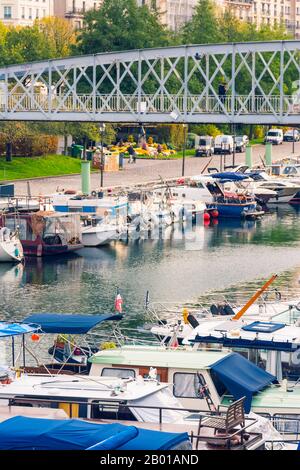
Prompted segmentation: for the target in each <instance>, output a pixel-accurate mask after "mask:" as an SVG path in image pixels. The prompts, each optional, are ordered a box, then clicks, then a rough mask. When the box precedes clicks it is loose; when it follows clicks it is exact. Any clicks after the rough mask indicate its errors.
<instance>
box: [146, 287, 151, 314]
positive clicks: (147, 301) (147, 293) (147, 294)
mask: <svg viewBox="0 0 300 470" xmlns="http://www.w3.org/2000/svg"><path fill="white" fill-rule="evenodd" d="M149 303H150V292H149V291H148V290H147V292H146V297H145V309H146V310H148V307H149Z"/></svg>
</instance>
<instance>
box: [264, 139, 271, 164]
mask: <svg viewBox="0 0 300 470" xmlns="http://www.w3.org/2000/svg"><path fill="white" fill-rule="evenodd" d="M265 162H266V166H270V165H272V144H271V142H267V143H266V151H265Z"/></svg>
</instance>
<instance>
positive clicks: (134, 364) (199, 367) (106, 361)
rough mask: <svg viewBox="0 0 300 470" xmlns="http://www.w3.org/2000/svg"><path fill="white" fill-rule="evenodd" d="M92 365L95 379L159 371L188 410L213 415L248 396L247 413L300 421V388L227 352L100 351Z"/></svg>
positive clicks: (135, 349)
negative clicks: (202, 411) (218, 409)
mask: <svg viewBox="0 0 300 470" xmlns="http://www.w3.org/2000/svg"><path fill="white" fill-rule="evenodd" d="M90 361H91V363H92V367H91V374H92V375H93V376H101V377H105V376H106V377H107V376H110V377H111V376H113V377H125V376H126V377H127V376H130V377H138V376H139V375H142V376H143V377H146V376H147V375H149V372H150V370H151V368H155V369H156V370H157V375H158V379H159V380H162V381H166V382H168V383H169V388H170V391H171V393H172V395H173V396H174V397H175V398H176V399H178V400H179V401H180V403H181V404H182V405H183V406H184V408H189V409H199V410H204V409H208V410H209V409H211V410H213V409H217V408H218V407H221V408H222V407H224V406H225V407H228V405H229V404H230V403H232V402H233V401H234V400H235V399H238V398H239V397H241V396H246V397H247V400H246V412H249V411H250V409H251V411H253V412H255V413H257V414H262V415H264V416H269V417H276V416H278V417H281V418H284V417H285V416H292V417H297V418H298V417H299V409H300V387H299V386H297V385H296V386H295V384H294V385H292V386H290V385H289V384H288V383H287V381H283V382H282V383H280V384H278V382H277V380H276V377H275V376H274V375H272V374H270V373H268V372H266V371H264V370H263V369H261V368H260V367H258V366H256V365H255V364H253V363H252V362H250V361H248V360H247V359H246V358H244V357H243V356H241V355H240V354H238V353H231V352H229V351H228V350H227V351H226V350H224V349H223V350H221V351H213V350H209V349H205V350H182V349H180V348H178V349H163V348H153V347H137V346H132V347H130V346H126V347H124V348H122V349H116V350H113V349H112V350H106V351H100V352H98V353H97V354H95V355H94V356H92V357H91V359H90Z"/></svg>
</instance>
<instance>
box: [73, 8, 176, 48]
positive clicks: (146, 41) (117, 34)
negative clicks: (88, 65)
mask: <svg viewBox="0 0 300 470" xmlns="http://www.w3.org/2000/svg"><path fill="white" fill-rule="evenodd" d="M168 43H169V40H168V34H167V30H166V29H165V28H164V27H163V26H162V25H161V23H160V22H159V15H158V14H157V13H156V12H155V11H152V10H151V11H150V10H149V8H148V7H147V6H145V5H143V6H138V5H137V3H136V0H104V1H103V4H102V5H101V7H100V8H99V9H97V10H91V11H89V12H88V13H87V14H86V16H85V27H84V29H83V30H82V31H81V32H80V33H79V36H78V41H77V47H76V48H75V51H76V52H79V53H80V54H91V53H92V54H93V53H97V52H112V51H120V50H130V49H140V48H143V49H144V48H147V47H158V46H165V45H168Z"/></svg>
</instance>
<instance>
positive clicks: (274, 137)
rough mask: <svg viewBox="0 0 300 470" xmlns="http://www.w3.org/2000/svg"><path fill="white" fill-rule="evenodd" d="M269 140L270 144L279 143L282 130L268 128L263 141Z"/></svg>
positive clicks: (280, 142) (281, 138) (281, 139)
mask: <svg viewBox="0 0 300 470" xmlns="http://www.w3.org/2000/svg"><path fill="white" fill-rule="evenodd" d="M267 142H271V144H275V145H279V144H282V143H283V131H282V129H270V130H269V131H268V132H267V134H266V136H265V143H267Z"/></svg>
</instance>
